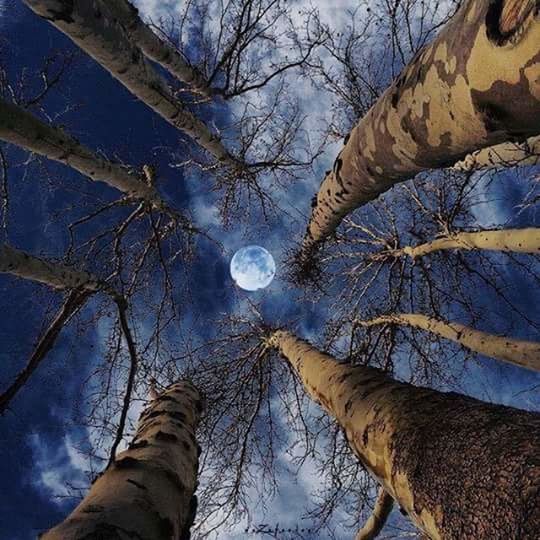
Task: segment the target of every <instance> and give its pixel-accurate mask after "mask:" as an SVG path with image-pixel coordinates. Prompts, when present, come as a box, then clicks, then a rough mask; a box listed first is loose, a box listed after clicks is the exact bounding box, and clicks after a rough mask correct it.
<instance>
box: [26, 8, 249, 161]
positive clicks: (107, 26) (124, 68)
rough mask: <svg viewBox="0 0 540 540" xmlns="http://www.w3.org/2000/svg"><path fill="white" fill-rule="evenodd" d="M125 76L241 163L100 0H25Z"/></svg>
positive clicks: (215, 149) (210, 147) (218, 153)
mask: <svg viewBox="0 0 540 540" xmlns="http://www.w3.org/2000/svg"><path fill="white" fill-rule="evenodd" d="M24 3H25V4H26V5H27V6H28V7H29V8H30V9H32V10H33V11H34V12H35V13H36V14H37V15H39V16H40V17H42V18H44V19H46V20H48V21H49V22H50V23H52V24H53V25H54V26H55V27H56V28H58V29H59V30H60V31H61V32H63V33H64V34H66V35H67V36H68V37H69V38H70V39H71V40H72V41H73V42H74V43H75V44H76V45H77V46H79V47H80V48H81V49H82V50H83V51H85V52H86V53H87V54H89V55H90V56H91V57H92V58H93V59H94V60H95V61H96V62H98V63H99V64H100V65H101V66H102V67H103V68H104V69H106V70H107V71H108V72H109V73H110V74H111V75H112V76H113V77H114V78H116V79H117V80H118V81H120V82H121V83H122V84H123V85H124V86H125V87H126V88H127V89H128V90H129V91H130V92H131V93H132V94H133V95H134V96H136V97H137V98H139V99H140V100H141V101H142V102H143V103H146V105H148V106H149V107H150V108H151V109H153V110H154V111H155V112H156V113H157V114H159V115H160V116H161V117H162V118H164V119H165V120H166V121H167V122H169V123H170V124H172V125H173V126H174V127H176V128H178V129H179V130H181V131H183V132H184V133H187V134H188V135H189V136H190V137H191V138H192V139H193V140H194V141H196V142H197V144H199V145H200V146H201V147H203V148H204V149H205V150H207V151H208V152H209V153H210V154H212V155H213V156H214V157H215V158H216V159H217V160H218V161H220V162H221V163H222V164H223V165H226V166H229V167H232V168H237V167H238V166H239V163H238V162H237V161H236V160H235V159H234V158H233V157H232V156H231V155H230V154H229V152H228V151H227V150H226V148H225V147H224V146H223V144H222V142H221V140H220V138H219V137H218V136H217V135H216V134H214V133H212V132H211V131H210V130H209V129H208V127H207V126H206V125H205V124H204V123H203V122H202V121H201V120H199V119H198V118H197V117H196V116H195V115H194V114H192V113H191V112H190V111H189V110H187V109H186V108H185V107H184V105H183V104H182V102H181V101H179V100H178V99H177V98H176V97H175V96H174V95H173V94H172V93H171V91H170V90H169V88H168V87H167V85H166V83H165V82H164V81H163V80H162V79H161V77H159V75H158V74H157V72H156V71H155V70H154V69H153V68H152V66H151V65H150V64H149V63H148V61H147V60H146V59H145V57H144V55H143V54H142V53H141V51H140V50H139V49H138V48H137V47H135V46H134V45H132V44H131V43H130V41H129V39H128V38H127V36H126V35H125V34H124V32H123V30H122V28H121V26H119V25H118V24H116V22H115V21H114V19H112V18H110V17H107V16H106V15H107V13H108V11H107V7H106V5H107V3H106V2H101V1H100V0H24Z"/></svg>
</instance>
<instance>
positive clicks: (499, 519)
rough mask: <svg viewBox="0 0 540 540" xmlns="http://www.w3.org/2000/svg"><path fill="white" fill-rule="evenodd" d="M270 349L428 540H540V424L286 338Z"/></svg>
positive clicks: (527, 415)
mask: <svg viewBox="0 0 540 540" xmlns="http://www.w3.org/2000/svg"><path fill="white" fill-rule="evenodd" d="M269 344H270V345H271V346H274V347H276V348H277V349H279V351H280V352H281V354H282V355H283V356H284V357H285V359H286V360H287V361H288V362H289V363H290V364H291V366H292V367H293V369H294V370H295V371H296V373H297V374H298V376H299V378H300V380H301V381H302V383H303V385H304V387H305V389H306V391H307V392H308V393H309V395H310V396H311V397H312V398H313V399H314V400H315V401H317V402H318V403H319V404H320V405H321V406H322V407H323V408H324V409H325V410H326V411H327V412H328V413H329V414H331V415H332V416H333V417H334V418H336V420H337V421H338V422H339V424H340V425H341V426H342V427H343V429H344V430H345V433H346V436H347V439H348V441H349V444H350V445H351V447H352V449H353V451H354V453H355V454H356V456H357V457H358V458H359V460H360V461H361V462H362V463H363V465H364V466H365V467H366V469H367V470H368V471H370V473H371V474H372V475H374V476H375V477H376V478H377V479H378V481H379V482H380V483H381V485H382V486H383V487H384V489H385V490H386V491H387V492H388V494H389V495H391V496H392V497H393V498H394V500H395V501H396V502H398V503H399V505H400V506H401V508H402V509H403V511H405V512H406V513H407V514H408V515H409V517H410V518H411V520H412V521H413V522H414V523H415V524H416V526H418V527H419V528H420V529H421V530H422V531H424V532H425V533H426V534H427V535H428V536H429V537H430V538H432V539H442V538H444V539H455V540H464V539H471V540H472V539H474V540H495V539H501V540H502V539H509V538H516V539H517V538H519V539H520V540H536V539H537V538H538V537H539V535H540V457H539V456H540V415H538V414H536V413H531V412H526V411H520V410H517V409H513V408H510V407H503V406H500V405H492V404H489V403H484V402H481V401H478V400H476V399H472V398H469V397H466V396H462V395H459V394H455V393H443V392H437V391H434V390H430V389H427V388H418V387H415V386H412V385H410V384H405V383H400V382H397V381H395V380H393V379H391V378H389V377H388V376H386V375H385V374H384V373H383V372H381V371H379V370H377V369H373V368H369V367H364V366H357V367H352V366H349V365H346V364H342V363H339V362H337V361H336V360H335V359H334V358H332V357H331V356H329V355H327V354H323V353H321V352H319V351H318V350H316V349H315V348H314V347H312V346H311V345H310V344H308V343H307V342H305V341H303V340H300V339H298V338H296V337H295V336H293V335H291V334H290V333H288V332H283V331H278V332H275V333H274V334H273V335H272V336H271V338H270V339H269Z"/></svg>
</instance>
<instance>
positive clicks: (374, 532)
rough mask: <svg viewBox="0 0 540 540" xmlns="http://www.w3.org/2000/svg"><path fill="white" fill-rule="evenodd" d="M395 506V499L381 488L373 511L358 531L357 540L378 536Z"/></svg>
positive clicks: (369, 539)
mask: <svg viewBox="0 0 540 540" xmlns="http://www.w3.org/2000/svg"><path fill="white" fill-rule="evenodd" d="M393 508H394V499H392V497H391V496H390V495H388V493H387V492H386V490H385V489H384V488H380V489H379V493H378V495H377V500H376V501H375V505H374V507H373V513H372V514H371V516H370V517H369V519H368V520H367V521H366V523H365V524H364V525H363V527H362V528H361V529H360V530H359V531H358V534H357V535H356V536H355V540H372V539H373V538H377V536H378V535H379V533H380V532H381V531H382V529H383V527H384V525H385V524H386V520H387V519H388V516H389V515H390V512H392V509H393Z"/></svg>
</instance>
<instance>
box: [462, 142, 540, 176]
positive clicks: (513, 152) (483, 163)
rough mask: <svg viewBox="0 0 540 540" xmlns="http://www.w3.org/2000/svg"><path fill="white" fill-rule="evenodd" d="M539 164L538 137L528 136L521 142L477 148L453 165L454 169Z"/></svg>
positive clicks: (539, 147) (498, 167) (539, 143)
mask: <svg viewBox="0 0 540 540" xmlns="http://www.w3.org/2000/svg"><path fill="white" fill-rule="evenodd" d="M538 164H540V137H530V138H529V139H527V140H526V141H525V142H523V143H512V142H506V143H502V144H497V145H495V146H490V147H488V148H483V149H482V150H477V151H476V152H473V153H472V154H469V155H468V156H466V157H465V159H463V160H461V161H458V162H457V163H456V164H455V165H454V166H453V167H452V169H453V170H456V171H476V170H478V169H500V168H504V167H517V166H519V167H525V166H532V165H538Z"/></svg>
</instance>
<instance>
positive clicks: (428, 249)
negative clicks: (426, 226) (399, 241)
mask: <svg viewBox="0 0 540 540" xmlns="http://www.w3.org/2000/svg"><path fill="white" fill-rule="evenodd" d="M447 249H461V250H465V251H471V250H477V249H479V250H489V251H505V252H516V253H540V229H536V228H534V227H529V228H526V229H502V230H495V231H488V230H484V231H475V232H466V231H462V232H457V233H454V234H452V235H450V236H440V237H439V238H436V239H435V240H432V241H431V242H425V243H424V244H419V245H417V246H405V247H403V248H401V249H396V250H393V251H390V252H388V253H389V254H390V255H392V257H401V256H403V255H407V256H408V257H410V258H411V259H416V258H417V257H423V256H425V255H429V254H430V253H434V252H436V251H443V250H447Z"/></svg>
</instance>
